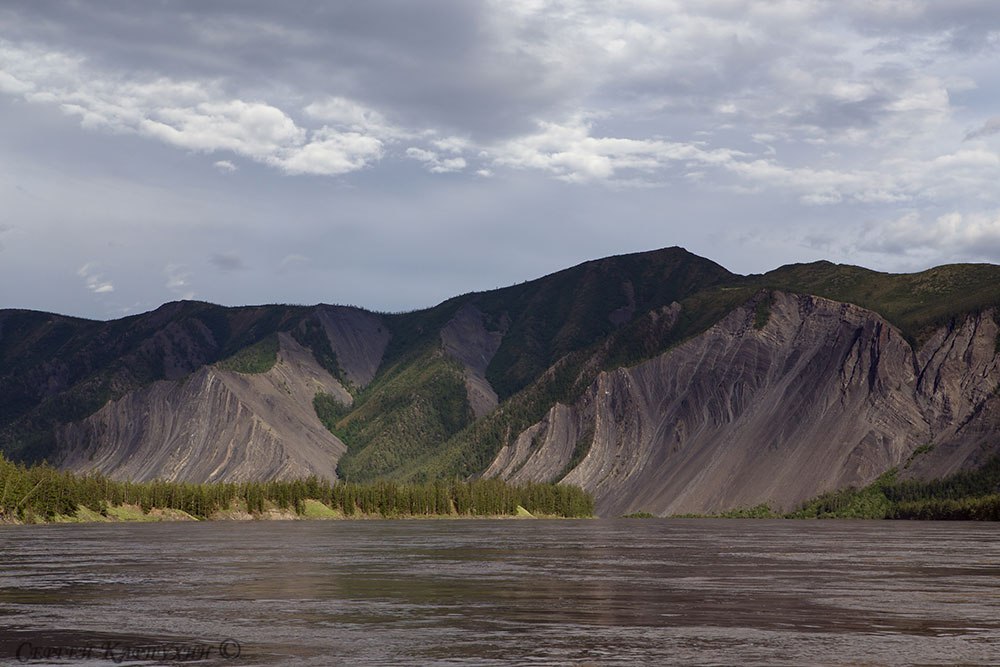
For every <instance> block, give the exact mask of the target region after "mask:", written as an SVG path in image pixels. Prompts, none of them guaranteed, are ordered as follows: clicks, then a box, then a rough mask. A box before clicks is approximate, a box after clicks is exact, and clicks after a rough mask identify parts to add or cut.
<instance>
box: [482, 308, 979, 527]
mask: <svg viewBox="0 0 1000 667" xmlns="http://www.w3.org/2000/svg"><path fill="white" fill-rule="evenodd" d="M755 305H756V304H754V303H751V304H747V305H746V306H744V307H742V308H739V309H736V310H735V311H733V312H732V313H731V314H730V315H728V316H727V317H726V318H725V319H723V320H722V321H721V322H719V323H718V324H717V325H715V326H714V327H712V328H711V329H709V330H708V331H707V332H705V333H704V334H702V335H700V336H698V337H696V338H695V339H693V340H690V341H688V342H686V343H684V344H682V345H680V346H678V347H677V348H675V349H673V350H671V351H669V352H668V353H666V354H663V355H661V356H660V357H657V358H655V359H652V360H650V361H648V362H645V363H642V364H640V365H638V366H636V367H633V368H629V369H618V370H615V371H611V372H605V373H601V374H600V375H599V376H598V378H597V380H596V381H595V382H594V384H593V385H592V386H591V387H590V388H589V389H588V391H587V392H586V393H585V394H584V395H583V396H582V397H581V398H580V399H579V400H578V401H577V402H576V403H575V404H574V405H572V406H556V407H554V408H553V409H552V410H550V411H549V413H548V415H547V416H546V418H545V419H544V420H543V421H542V422H541V423H539V424H536V425H535V426H533V427H531V428H529V429H528V430H526V431H525V432H524V433H522V434H521V435H520V436H519V437H518V438H517V440H516V442H515V443H514V444H513V445H511V446H509V447H505V448H504V449H503V450H502V451H501V452H500V453H499V455H498V456H497V457H496V459H495V460H494V461H493V464H492V465H491V466H490V468H489V470H488V473H487V474H489V475H491V476H499V477H502V478H505V479H511V480H538V481H541V480H552V479H556V478H557V477H555V476H558V475H559V474H560V473H561V472H562V471H564V470H565V466H566V465H567V464H568V463H570V461H571V456H572V452H573V451H574V449H576V448H578V447H579V446H580V443H579V440H578V439H579V438H580V437H586V438H589V437H590V434H591V433H592V434H593V436H592V441H591V442H590V443H589V445H590V446H589V451H588V452H587V455H586V456H585V457H584V458H583V459H582V461H581V462H580V463H579V464H578V465H576V466H575V467H574V468H573V469H572V470H571V471H570V472H569V473H568V474H566V475H565V477H564V479H565V481H566V482H568V483H574V484H579V485H580V486H582V487H584V488H586V489H587V490H589V491H591V492H592V493H594V494H595V497H596V499H597V504H598V510H599V512H600V513H601V514H603V515H609V516H614V515H618V514H622V513H625V512H630V511H651V512H655V513H659V514H677V513H688V512H694V513H703V512H713V511H720V510H725V509H732V508H735V507H746V506H753V505H756V504H759V503H768V504H770V505H771V506H772V507H775V508H780V509H791V508H793V507H794V506H796V505H797V504H799V503H801V502H802V501H803V500H805V499H807V498H810V497H812V496H815V495H816V494H818V493H822V492H824V491H829V490H833V489H837V488H841V487H844V486H848V485H863V484H867V483H870V482H871V481H873V480H874V479H875V478H876V477H877V476H878V475H879V474H881V473H882V472H884V471H885V470H887V469H888V468H891V467H893V466H898V465H900V464H901V463H904V462H905V461H907V459H908V457H909V456H910V455H911V454H912V453H913V452H914V451H915V450H916V449H917V448H918V447H920V446H921V445H924V444H927V443H932V442H936V441H940V442H942V443H945V442H946V441H948V439H949V438H951V439H954V437H955V436H956V433H957V430H958V429H957V427H958V425H959V424H960V423H962V421H963V420H966V421H967V427H966V428H968V427H969V426H968V425H972V426H974V425H975V422H976V419H982V418H983V417H982V416H981V415H983V414H984V413H985V414H992V411H989V410H986V409H985V407H984V406H986V403H984V401H987V400H988V397H989V396H990V395H991V392H992V390H993V389H994V388H995V384H996V377H997V376H996V373H995V370H996V363H997V360H996V354H995V349H994V347H995V340H996V325H995V324H994V323H993V321H992V318H990V317H988V316H984V317H980V318H972V320H970V321H969V322H967V323H965V324H964V325H962V326H960V327H958V328H955V329H953V330H946V331H942V332H939V334H938V335H936V336H935V337H934V338H933V339H932V340H931V341H929V342H928V343H927V344H925V345H924V346H923V347H922V348H921V350H920V352H919V353H916V354H915V353H914V352H913V350H912V348H911V347H910V346H909V344H908V343H907V342H906V340H905V339H904V338H903V336H902V335H901V334H900V333H899V332H898V331H897V330H896V329H894V328H893V327H892V326H891V325H889V324H888V323H887V322H886V321H885V320H884V319H882V318H881V317H879V316H878V315H876V314H874V313H872V312H870V311H866V310H864V309H862V308H859V307H857V306H853V305H849V304H843V303H838V302H833V301H828V300H825V299H821V298H818V297H811V296H803V295H792V294H786V293H780V292H776V293H774V294H773V301H772V303H771V305H770V314H769V317H768V319H767V323H766V325H764V326H763V327H761V328H759V329H758V328H757V327H755V319H756V315H755ZM986 407H988V406H986ZM984 430H985V429H984ZM584 444H586V443H584ZM946 449H947V448H946V447H945V446H942V447H941V451H942V452H944V451H945V450H946ZM933 451H935V450H932V452H933ZM951 458H954V457H951ZM928 460H930V459H928ZM949 461H950V459H949ZM947 465H951V463H950V462H949V463H948V464H947ZM947 465H946V464H944V463H940V462H939V463H938V465H937V468H935V470H944V469H945V468H946V467H947ZM554 475H555V476H554Z"/></svg>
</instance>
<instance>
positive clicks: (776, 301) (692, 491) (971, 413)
mask: <svg viewBox="0 0 1000 667" xmlns="http://www.w3.org/2000/svg"><path fill="white" fill-rule="evenodd" d="M998 313H1000V267H997V266H993V265H985V264H976V265H950V266H943V267H938V268H935V269H931V270H929V271H924V272H921V273H916V274H886V273H879V272H875V271H870V270H868V269H864V268H860V267H853V266H843V265H836V264H831V263H829V262H817V263H813V264H798V265H791V266H785V267H781V268H779V269H776V270H775V271H772V272H770V273H767V274H763V275H753V276H739V275H735V274H733V273H730V272H729V271H727V270H726V269H724V268H723V267H721V266H719V265H718V264H715V263H714V262H711V261H710V260H707V259H704V258H701V257H697V256H695V255H693V254H691V253H688V252H687V251H685V250H683V249H681V248H666V249H662V250H657V251H652V252H646V253H637V254H631V255H622V256H617V257H608V258H605V259H601V260H596V261H591V262H585V263H583V264H580V265H578V266H575V267H572V268H569V269H566V270H564V271H560V272H558V273H555V274H552V275H549V276H545V277H543V278H539V279H537V280H532V281H529V282H525V283H521V284H519V285H515V286H512V287H507V288H503V289H498V290H493V291H490V292H479V293H470V294H465V295H462V296H458V297H455V298H453V299H449V300H448V301H445V302H444V303H441V304H439V305H437V306H435V307H433V308H429V309H425V310H420V311H414V312H410V313H401V314H380V313H373V312H368V311H365V310H361V309H358V308H352V307H344V306H329V305H318V306H311V307H305V306H255V307H243V308H224V307H221V306H215V305H212V304H207V303H198V302H175V303H169V304H165V305H164V306H162V307H160V308H158V309H157V310H155V311H152V312H150V313H145V314H142V315H137V316H133V317H128V318H124V319H121V320H115V321H112V322H94V321H88V320H82V319H75V318H68V317H63V316H60V315H53V314H47V313H39V312H31V311H21V310H3V311H0V408H2V409H0V451H2V452H3V453H4V454H5V455H7V456H8V457H11V458H14V459H18V460H24V461H37V460H41V459H47V460H49V461H50V462H53V463H55V464H56V465H59V466H62V467H65V468H70V469H73V470H77V471H87V470H99V471H101V472H104V473H107V474H109V475H111V476H113V477H116V478H120V479H135V480H150V479H156V478H164V479H173V480H189V481H199V482H201V481H211V480H226V481H241V480H261V479H272V478H291V477H297V476H304V475H311V474H315V475H318V476H321V477H326V478H330V479H333V478H336V477H341V478H347V479H349V480H352V481H370V480H372V479H376V478H381V477H389V478H394V479H399V480H413V481H423V480H428V479H434V478H442V477H443V478H452V477H455V476H461V477H469V476H478V475H485V476H496V477H502V478H504V479H510V480H516V481H528V480H530V481H560V480H566V481H568V482H572V483H575V484H579V485H580V486H582V487H584V488H585V489H587V490H589V491H591V492H593V493H594V495H595V497H596V498H597V502H598V511H599V512H601V513H605V514H622V513H627V512H637V511H647V512H653V513H660V514H662V513H686V512H691V513H703V512H715V511H726V510H730V509H734V508H739V507H752V506H755V505H758V504H768V505H770V506H771V507H773V508H775V509H782V510H788V509H794V507H796V506H797V505H798V504H800V503H802V502H803V501H804V500H806V499H808V498H811V497H813V496H816V495H818V494H821V493H825V492H830V491H835V490H838V489H841V488H844V487H847V486H864V485H866V484H869V483H871V482H873V481H874V480H875V479H876V478H878V477H879V476H880V475H882V474H883V473H885V472H886V471H887V470H890V469H892V468H899V469H900V471H901V473H900V474H901V475H903V476H904V477H907V476H908V477H919V478H923V479H932V478H937V477H943V476H946V475H949V474H951V473H954V472H956V471H960V470H968V469H975V468H977V467H978V466H981V465H983V464H985V463H986V462H987V461H989V460H991V458H992V457H994V456H996V455H997V454H1000V440H998V438H997V435H998V434H1000V404H998V397H997V389H998V386H1000V369H998V368H997V364H998V362H1000V359H998V354H997V352H998V346H1000V337H998V336H1000V326H998V324H997V318H998Z"/></svg>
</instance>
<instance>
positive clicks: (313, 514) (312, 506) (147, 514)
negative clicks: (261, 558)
mask: <svg viewBox="0 0 1000 667" xmlns="http://www.w3.org/2000/svg"><path fill="white" fill-rule="evenodd" d="M302 510H303V511H302V513H301V514H299V513H296V512H295V511H293V510H291V509H287V508H286V509H282V508H280V507H277V506H270V507H265V509H264V511H263V512H251V511H249V510H248V509H247V507H246V505H245V504H239V505H237V506H234V507H230V508H226V509H222V510H218V511H216V512H213V513H212V514H211V515H209V516H206V517H197V516H194V515H192V514H189V513H187V512H185V511H183V510H179V509H171V508H155V507H154V508H151V509H150V510H149V511H144V510H143V509H142V507H140V506H139V505H115V506H112V507H107V508H106V509H105V512H104V513H103V514H101V513H98V512H95V511H94V510H92V509H90V508H88V507H84V506H81V507H79V508H78V509H77V511H76V513H75V514H71V515H67V514H55V515H53V516H51V517H45V516H39V515H27V516H25V517H24V518H23V519H18V518H12V517H7V516H0V526H3V525H12V526H19V525H38V524H67V523H77V524H78V523H158V522H164V521H199V522H201V521H222V522H230V521H367V520H386V519H390V520H406V519H410V520H427V519H435V520H476V519H512V520H523V519H565V518H568V517H562V516H557V515H546V514H532V513H531V512H529V511H528V510H526V509H525V508H524V507H521V506H520V505H518V506H517V507H516V508H515V513H514V514H497V515H484V516H479V515H458V514H422V515H418V514H408V515H402V516H400V515H382V514H359V513H354V514H352V515H350V516H348V515H346V514H344V512H343V511H341V510H339V509H333V508H331V507H329V506H328V505H324V504H323V503H321V502H320V501H318V500H306V501H304V502H303V506H302ZM573 518H593V517H573Z"/></svg>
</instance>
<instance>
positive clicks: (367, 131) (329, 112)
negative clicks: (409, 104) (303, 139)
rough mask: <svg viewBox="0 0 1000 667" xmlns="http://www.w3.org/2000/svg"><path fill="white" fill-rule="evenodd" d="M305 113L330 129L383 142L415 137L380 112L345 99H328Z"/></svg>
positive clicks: (315, 103)
mask: <svg viewBox="0 0 1000 667" xmlns="http://www.w3.org/2000/svg"><path fill="white" fill-rule="evenodd" d="M303 111H305V113H306V114H307V115H308V116H309V117H311V118H315V119H317V120H320V121H323V122H324V123H326V124H327V125H328V126H330V127H335V128H337V129H339V130H347V131H349V132H354V133H356V134H363V135H369V136H372V137H375V138H377V139H380V140H383V141H392V140H396V139H402V138H407V137H411V136H413V133H411V132H408V131H406V130H404V129H403V128H401V127H397V126H395V125H392V124H391V123H389V121H387V120H386V118H385V116H383V115H382V114H381V113H379V112H378V111H376V110H374V109H371V108H369V107H366V106H364V105H363V104H360V103H358V102H354V101H353V100H349V99H347V98H345V97H328V98H325V99H323V100H320V101H317V102H313V103H312V104H309V105H308V106H306V107H305V109H303Z"/></svg>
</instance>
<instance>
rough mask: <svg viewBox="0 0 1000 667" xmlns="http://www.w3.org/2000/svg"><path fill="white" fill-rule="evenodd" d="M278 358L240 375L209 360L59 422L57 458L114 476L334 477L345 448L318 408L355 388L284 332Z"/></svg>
mask: <svg viewBox="0 0 1000 667" xmlns="http://www.w3.org/2000/svg"><path fill="white" fill-rule="evenodd" d="M279 341H280V351H279V353H278V362H277V363H276V364H275V366H274V368H272V369H271V370H270V371H268V372H266V373H262V374H259V375H243V374H240V373H234V372H230V371H223V370H220V369H218V368H216V367H212V366H206V367H204V368H202V369H201V370H199V371H197V372H195V373H194V374H192V375H191V376H189V377H187V378H186V379H185V380H183V381H161V382H156V383H154V384H152V385H150V386H148V387H146V388H144V389H141V390H139V391H135V392H132V393H130V394H128V395H126V396H124V397H122V398H121V399H120V400H118V401H115V402H110V403H108V404H107V405H105V406H104V407H103V408H102V409H101V410H99V411H98V412H97V413H95V414H93V415H91V416H90V417H88V418H87V419H84V420H83V421H81V422H76V423H73V424H69V425H67V426H65V427H63V428H62V429H61V430H60V431H59V432H58V435H57V437H58V440H59V444H60V445H61V446H60V448H59V451H61V452H63V458H62V459H61V460H59V461H57V464H58V465H59V466H60V467H63V468H67V469H70V470H74V471H78V472H88V471H98V472H101V473H105V474H107V475H109V476H111V477H113V478H116V479H127V480H133V481H146V480H152V479H165V480H178V481H194V482H204V481H226V482H239V481H248V480H269V479H292V478H301V477H306V476H309V475H316V476H319V477H324V478H327V479H335V477H336V474H335V470H336V466H337V461H338V460H339V459H340V457H341V456H342V455H343V453H344V452H345V451H346V447H345V446H344V444H343V443H342V442H341V441H340V440H338V439H337V438H336V437H335V436H334V435H332V434H331V433H330V432H329V431H327V430H326V428H325V427H324V426H323V424H322V423H321V422H320V421H319V419H318V418H317V417H316V413H315V411H314V410H313V405H312V400H313V397H314V396H315V395H316V393H317V392H319V391H323V392H326V393H328V394H332V395H333V396H335V397H336V398H337V399H338V400H340V401H342V402H344V403H345V404H350V402H351V395H350V394H349V393H348V392H347V391H346V390H345V389H344V387H342V386H341V385H340V384H339V383H338V382H337V380H335V379H334V378H333V377H332V376H331V375H330V374H329V373H328V372H327V371H326V370H325V369H323V368H322V367H321V366H319V364H317V363H316V361H315V359H314V358H313V356H312V354H311V353H310V352H309V351H308V350H306V349H304V348H302V347H301V346H300V345H299V344H298V343H296V342H295V340H294V339H293V338H292V337H291V336H288V335H287V334H280V335H279Z"/></svg>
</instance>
